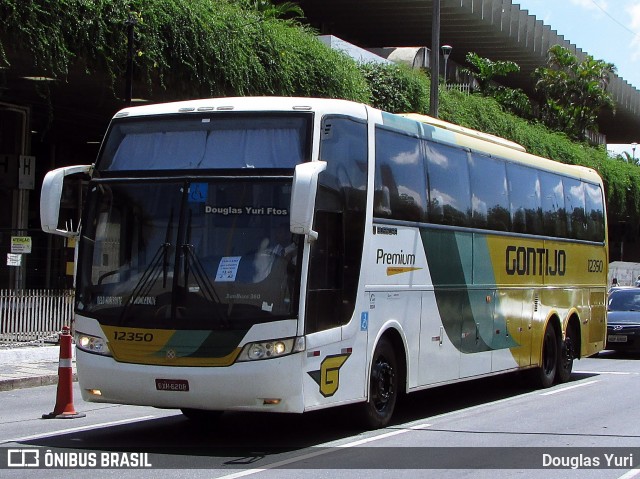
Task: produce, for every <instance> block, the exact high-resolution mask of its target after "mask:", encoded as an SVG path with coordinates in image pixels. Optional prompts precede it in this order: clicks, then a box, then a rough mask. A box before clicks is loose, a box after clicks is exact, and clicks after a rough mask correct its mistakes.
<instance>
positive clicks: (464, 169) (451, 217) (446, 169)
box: [425, 142, 471, 226]
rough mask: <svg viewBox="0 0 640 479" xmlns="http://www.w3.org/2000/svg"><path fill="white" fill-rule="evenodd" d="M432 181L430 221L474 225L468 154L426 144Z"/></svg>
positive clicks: (429, 174) (442, 146) (454, 149)
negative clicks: (472, 220) (472, 221)
mask: <svg viewBox="0 0 640 479" xmlns="http://www.w3.org/2000/svg"><path fill="white" fill-rule="evenodd" d="M425 148H426V152H427V164H428V178H429V221H431V222H432V223H437V224H443V225H453V226H471V187H470V185H469V165H468V159H467V155H468V154H467V151H466V150H460V149H457V148H452V147H449V146H445V145H440V144H437V143H431V142H425Z"/></svg>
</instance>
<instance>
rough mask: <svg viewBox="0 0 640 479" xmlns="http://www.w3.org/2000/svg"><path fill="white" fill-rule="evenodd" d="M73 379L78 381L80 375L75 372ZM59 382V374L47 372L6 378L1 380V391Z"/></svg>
mask: <svg viewBox="0 0 640 479" xmlns="http://www.w3.org/2000/svg"><path fill="white" fill-rule="evenodd" d="M73 381H74V382H77V381H78V375H77V374H76V373H74V374H73ZM52 384H58V375H57V374H45V375H42V376H32V377H27V378H14V379H4V380H1V381H0V391H13V390H14V389H25V388H35V387H38V386H51V385H52Z"/></svg>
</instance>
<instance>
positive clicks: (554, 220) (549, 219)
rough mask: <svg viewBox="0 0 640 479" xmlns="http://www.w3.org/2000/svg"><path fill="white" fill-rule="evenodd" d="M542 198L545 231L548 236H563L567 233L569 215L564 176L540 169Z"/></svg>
mask: <svg viewBox="0 0 640 479" xmlns="http://www.w3.org/2000/svg"><path fill="white" fill-rule="evenodd" d="M538 176H539V178H540V200H541V205H542V220H543V232H544V234H545V235H547V236H557V237H560V238H563V237H565V236H566V234H567V215H566V211H565V208H564V189H563V187H562V177H560V176H558V175H554V174H552V173H547V172H544V171H540V172H539V173H538Z"/></svg>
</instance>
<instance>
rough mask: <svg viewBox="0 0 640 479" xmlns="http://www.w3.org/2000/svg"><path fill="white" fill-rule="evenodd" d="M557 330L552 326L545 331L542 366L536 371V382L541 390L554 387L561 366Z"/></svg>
mask: <svg viewBox="0 0 640 479" xmlns="http://www.w3.org/2000/svg"><path fill="white" fill-rule="evenodd" d="M559 349H560V348H559V347H558V337H557V335H556V330H555V329H554V327H553V326H551V325H550V324H548V325H547V329H546V330H545V331H544V338H543V340H542V364H541V365H540V367H539V368H537V371H536V382H537V384H538V386H540V387H541V388H548V387H551V386H552V385H553V382H554V381H555V379H556V374H557V372H558V366H559V364H560V351H559Z"/></svg>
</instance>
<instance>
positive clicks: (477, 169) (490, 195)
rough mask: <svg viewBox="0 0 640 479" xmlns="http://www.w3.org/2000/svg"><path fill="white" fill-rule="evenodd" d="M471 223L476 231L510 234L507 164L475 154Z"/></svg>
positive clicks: (473, 161) (472, 162)
mask: <svg viewBox="0 0 640 479" xmlns="http://www.w3.org/2000/svg"><path fill="white" fill-rule="evenodd" d="M469 166H470V172H471V207H472V213H471V214H472V218H471V219H472V224H473V226H474V227H475V228H482V229H491V230H497V231H509V226H510V223H511V220H510V217H509V200H508V195H507V173H506V170H505V165H504V161H501V160H497V159H495V158H490V157H488V156H484V155H480V154H477V153H472V154H471V157H470V159H469Z"/></svg>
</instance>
